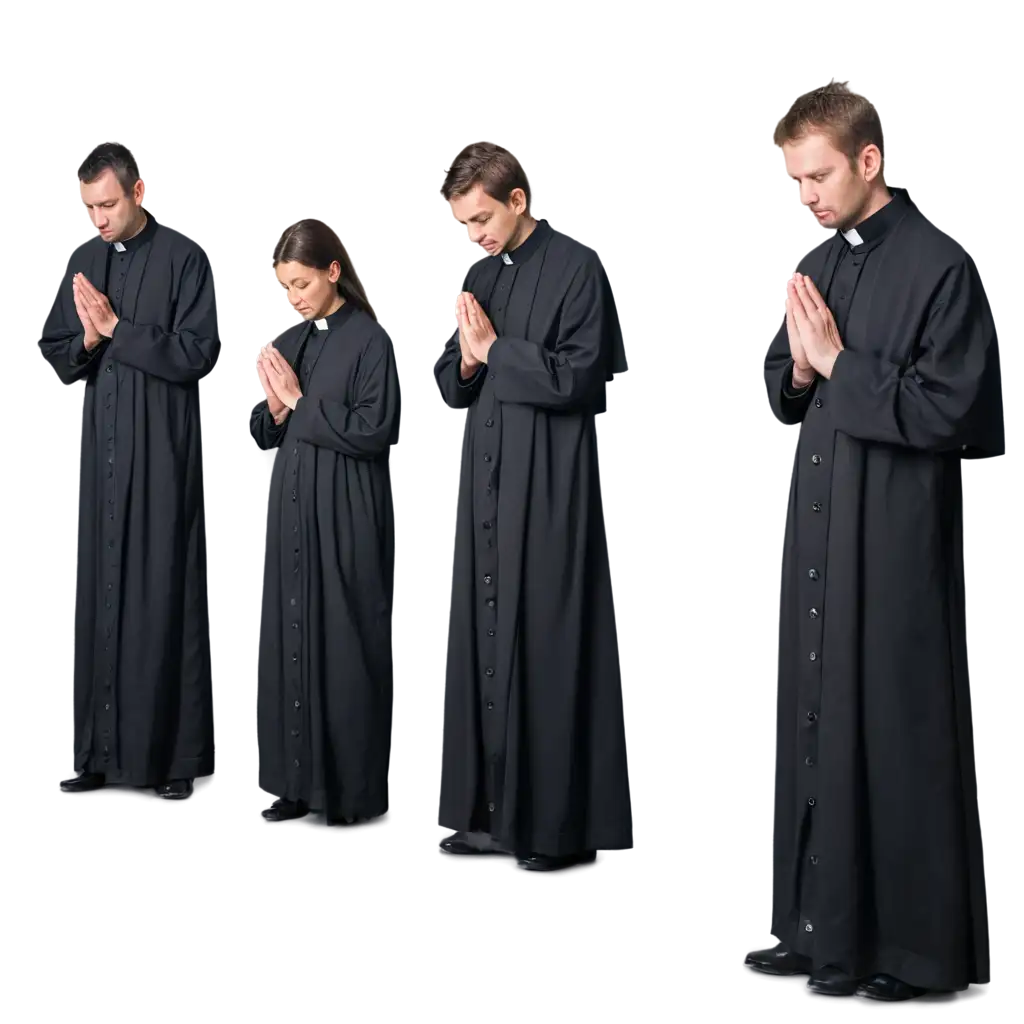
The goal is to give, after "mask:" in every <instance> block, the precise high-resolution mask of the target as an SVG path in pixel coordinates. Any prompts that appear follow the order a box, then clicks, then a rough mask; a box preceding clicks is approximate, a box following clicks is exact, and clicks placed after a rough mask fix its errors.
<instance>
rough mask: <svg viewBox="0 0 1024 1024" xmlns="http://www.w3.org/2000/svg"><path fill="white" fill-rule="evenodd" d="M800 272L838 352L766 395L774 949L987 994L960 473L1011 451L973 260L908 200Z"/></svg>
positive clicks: (773, 366)
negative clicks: (782, 470) (781, 510)
mask: <svg viewBox="0 0 1024 1024" xmlns="http://www.w3.org/2000/svg"><path fill="white" fill-rule="evenodd" d="M857 231H858V233H859V235H860V237H861V240H862V241H861V244H858V245H854V246H851V245H850V244H848V243H847V241H846V240H845V238H844V237H843V235H842V234H840V233H837V234H835V235H834V236H833V237H832V238H831V239H830V240H829V241H827V242H825V243H824V244H823V245H821V246H819V247H818V248H816V249H815V250H814V251H813V252H811V253H810V254H809V255H808V256H807V257H806V258H805V259H804V260H803V261H802V262H801V264H800V266H799V268H798V269H799V271H800V272H801V273H804V274H807V275H809V276H810V277H811V278H812V279H813V280H814V282H815V283H816V285H817V286H818V289H819V290H820V291H821V293H822V295H823V296H824V297H825V299H826V301H827V303H828V305H829V308H830V309H831V310H832V312H833V314H834V316H835V318H836V323H837V326H838V328H839V331H840V335H841V337H842V341H843V345H844V346H845V349H844V351H843V352H841V353H840V355H839V357H838V359H837V360H836V363H835V367H834V370H833V373H832V377H831V380H825V379H823V378H817V380H816V381H815V383H813V384H812V385H811V386H810V387H809V388H808V389H807V390H806V391H803V392H796V391H795V390H794V389H793V386H792V368H793V364H792V360H791V359H790V354H789V344H788V339H787V333H786V328H785V324H783V326H782V328H781V329H780V330H779V333H778V335H777V336H776V338H775V340H774V341H773V342H772V344H771V347H770V349H769V352H768V356H767V359H766V361H765V379H766V382H767V387H768V398H769V401H770V403H771V407H772V410H773V411H774V413H775V415H776V416H777V417H778V418H779V419H780V420H781V421H782V422H783V423H800V424H801V429H800V439H799V443H798V446H797V452H796V461H795V466H794V471H793V480H792V487H791V490H790V498H789V515H788V520H787V526H786V539H785V554H784V559H783V570H782V593H781V615H780V628H779V695H778V746H777V757H776V795H775V843H774V848H775V872H774V879H775V885H774V909H773V921H772V930H773V933H774V934H775V935H776V936H777V937H778V938H779V939H780V940H781V941H783V942H785V943H787V944H788V945H789V946H790V947H791V948H792V949H794V950H796V951H798V952H800V953H804V954H806V955H808V956H810V957H812V958H813V960H814V962H815V963H816V964H819V965H821V964H833V965H836V966H838V967H841V968H843V969H844V970H846V971H847V972H849V973H851V974H854V975H861V976H863V975H867V974H871V973H874V972H883V973H887V974H891V975H894V976H896V977H898V978H901V979H902V980H904V981H906V982H909V983H911V984H915V985H920V986H923V987H927V988H956V987H960V986H963V985H966V984H968V983H970V982H984V981H987V980H988V973H989V965H988V931H987V919H986V905H985V882H984V870H983V865H982V848H981V829H980V825H979V820H978V803H977V795H976V786H975V773H974V749H973V741H972V730H971V702H970V690H969V686H968V676H967V646H966V634H965V618H964V569H963V540H962V537H963V533H962V530H963V524H962V502H961V490H960V460H961V459H963V458H985V457H988V456H993V455H999V454H1001V453H1002V451H1003V425H1002V404H1001V393H1000V379H999V356H998V349H997V344H996V333H995V328H994V325H993V322H992V316H991V313H990V311H989V307H988V302H987V300H986V298H985V293H984V290H983V288H982V285H981V280H980V278H979V276H978V272H977V269H976V268H975V265H974V263H973V262H972V260H971V258H970V257H969V256H968V255H967V254H966V253H965V252H964V251H963V249H961V248H960V246H958V245H957V244H956V243H955V242H954V241H953V240H952V239H950V238H948V237H947V236H945V235H943V234H942V233H941V232H939V231H938V230H937V229H936V228H935V227H933V226H932V225H931V224H930V223H929V222H928V221H927V220H926V219H925V218H924V217H923V216H922V215H921V213H920V212H919V211H918V210H917V208H916V207H915V206H914V205H913V203H912V202H911V201H910V198H909V196H908V195H907V194H906V193H905V192H904V191H902V190H893V199H892V200H891V201H890V202H889V203H888V204H887V205H886V206H885V207H883V208H882V209H881V210H880V211H878V212H877V213H875V214H874V215H872V216H871V217H870V218H868V219H867V220H866V221H864V222H863V223H862V224H859V225H858V226H857Z"/></svg>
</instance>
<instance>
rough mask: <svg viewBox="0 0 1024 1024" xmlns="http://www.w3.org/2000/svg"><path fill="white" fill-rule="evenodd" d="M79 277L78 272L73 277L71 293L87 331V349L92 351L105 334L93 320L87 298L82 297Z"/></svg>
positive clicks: (83, 327)
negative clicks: (86, 301) (102, 333)
mask: <svg viewBox="0 0 1024 1024" xmlns="http://www.w3.org/2000/svg"><path fill="white" fill-rule="evenodd" d="M77 278H78V275H77V274H76V275H75V277H74V278H72V281H71V294H72V297H73V298H74V300H75V312H76V313H77V314H78V319H79V320H80V321H81V323H82V330H83V331H84V332H85V350H86V351H87V352H91V351H92V350H93V349H94V348H95V347H96V346H97V345H98V344H99V343H100V342H101V341H102V340H103V335H101V334H100V332H99V331H98V330H97V329H96V325H95V324H94V323H93V322H92V318H91V317H90V316H89V310H88V309H87V308H86V305H85V299H83V298H82V296H81V294H80V290H79V288H78V281H77Z"/></svg>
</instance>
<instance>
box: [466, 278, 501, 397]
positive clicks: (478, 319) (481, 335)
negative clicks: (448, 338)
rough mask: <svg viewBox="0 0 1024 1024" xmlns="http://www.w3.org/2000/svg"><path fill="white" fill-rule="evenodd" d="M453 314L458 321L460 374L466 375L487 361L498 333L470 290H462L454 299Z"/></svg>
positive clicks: (469, 374)
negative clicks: (460, 351) (460, 350)
mask: <svg viewBox="0 0 1024 1024" xmlns="http://www.w3.org/2000/svg"><path fill="white" fill-rule="evenodd" d="M455 316H456V317H457V319H458V321H459V347H460V348H461V349H462V375H463V376H464V377H468V376H471V375H472V374H473V373H475V372H476V370H477V368H478V367H479V366H480V364H481V363H486V362H487V355H488V353H489V352H490V351H491V345H493V344H494V342H495V341H496V340H497V338H498V335H497V334H496V333H495V331H494V327H493V326H492V325H491V321H490V319H489V318H488V316H487V314H486V313H485V312H484V310H483V307H482V306H481V305H480V303H479V302H477V300H476V296H475V295H474V294H473V293H472V292H462V293H461V294H460V295H459V297H458V299H456V300H455Z"/></svg>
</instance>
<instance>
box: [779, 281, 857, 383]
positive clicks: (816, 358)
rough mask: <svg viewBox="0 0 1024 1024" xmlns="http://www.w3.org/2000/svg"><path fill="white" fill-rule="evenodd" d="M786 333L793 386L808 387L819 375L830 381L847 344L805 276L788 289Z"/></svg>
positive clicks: (827, 309) (812, 284) (790, 283)
mask: <svg viewBox="0 0 1024 1024" xmlns="http://www.w3.org/2000/svg"><path fill="white" fill-rule="evenodd" d="M786 329H787V331H788V333H789V348H790V352H791V354H792V356H793V386H794V387H797V388H802V387H806V386H807V385H808V384H810V383H811V382H812V381H813V380H814V375H815V374H816V373H817V374H820V375H821V376H822V377H824V378H825V379H826V380H828V379H829V378H830V377H831V376H832V367H833V366H834V365H835V361H836V358H837V357H838V355H839V353H840V352H842V350H843V342H842V339H841V338H840V337H839V329H838V328H837V327H836V322H835V319H834V317H833V316H832V311H831V310H830V309H829V308H828V306H827V305H826V304H825V300H824V299H823V298H822V297H821V293H820V292H819V291H818V289H817V287H815V284H814V282H813V281H812V280H811V279H810V278H809V277H807V276H806V275H805V274H794V275H793V276H792V277H791V278H790V280H789V283H788V284H787V286H786Z"/></svg>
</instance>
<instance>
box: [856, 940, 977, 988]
mask: <svg viewBox="0 0 1024 1024" xmlns="http://www.w3.org/2000/svg"><path fill="white" fill-rule="evenodd" d="M874 963H876V965H877V967H878V970H877V972H874V973H878V974H888V975H891V976H892V977H894V978H899V980H900V981H903V982H906V984H908V985H913V986H914V987H915V988H932V989H945V990H949V991H955V990H958V989H961V988H963V987H964V986H965V985H967V984H969V983H970V982H972V981H975V980H977V979H975V978H974V976H973V974H972V972H970V971H969V970H968V968H967V965H959V969H958V970H954V971H950V970H949V969H948V967H947V969H946V970H943V969H942V966H941V965H939V964H938V963H937V962H936V961H934V959H932V958H930V957H928V956H922V955H921V954H920V953H914V952H911V951H910V950H908V949H892V948H891V949H882V950H880V951H879V952H878V954H877V956H876V957H874Z"/></svg>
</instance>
